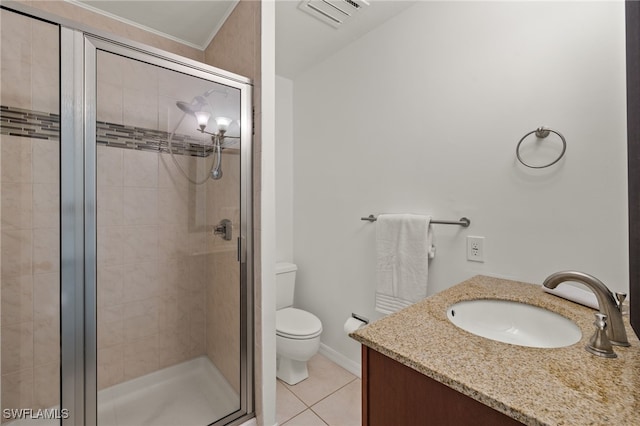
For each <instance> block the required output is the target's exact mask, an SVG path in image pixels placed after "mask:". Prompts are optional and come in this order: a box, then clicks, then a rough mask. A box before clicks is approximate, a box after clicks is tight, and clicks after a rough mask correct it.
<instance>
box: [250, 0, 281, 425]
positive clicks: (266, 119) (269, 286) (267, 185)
mask: <svg viewBox="0 0 640 426" xmlns="http://www.w3.org/2000/svg"><path fill="white" fill-rule="evenodd" d="M275 11H276V8H275V2H274V1H272V0H266V1H263V2H262V3H261V5H260V28H261V40H260V55H261V56H260V66H261V69H260V84H261V86H262V87H261V103H262V104H261V114H260V116H259V117H256V121H259V123H260V125H261V129H260V131H261V136H260V137H261V146H260V148H261V153H260V158H261V165H260V172H261V174H260V195H261V197H260V231H259V232H257V233H256V234H257V235H256V236H257V237H258V238H259V241H256V242H255V243H256V244H260V256H261V258H260V273H261V284H262V288H261V299H262V304H261V307H260V313H259V315H260V324H259V327H260V330H261V333H262V338H261V339H260V340H261V341H260V342H259V346H256V348H255V350H256V352H257V353H260V354H261V356H262V366H261V367H262V368H261V376H262V377H261V378H260V379H261V380H260V384H261V386H262V388H261V389H260V390H259V391H257V392H256V396H257V398H261V400H258V401H257V404H262V419H261V420H262V422H261V424H262V425H263V426H270V425H277V424H278V423H277V421H276V282H275V281H276V280H275V278H276V275H275V273H276V270H275V269H276V268H275V262H276V258H275V248H276V233H275V227H276V218H275V216H276V206H275V197H276V194H275V186H276V184H275V152H276V148H275V146H276V136H275V133H276V129H275V121H276V117H275V108H276V105H275V104H276V100H275V99H276V93H275V91H276V82H275V80H276V64H275V58H276V52H275V48H276V41H275V40H276V34H275V32H276V31H275V30H276V28H275V25H276V24H275V23H276V16H275Z"/></svg>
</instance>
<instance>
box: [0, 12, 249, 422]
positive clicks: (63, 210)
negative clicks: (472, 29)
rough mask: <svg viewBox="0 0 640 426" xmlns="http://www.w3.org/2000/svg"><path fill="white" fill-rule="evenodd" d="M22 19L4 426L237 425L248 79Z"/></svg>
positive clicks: (245, 288) (9, 227)
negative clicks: (48, 425) (36, 425)
mask: <svg viewBox="0 0 640 426" xmlns="http://www.w3.org/2000/svg"><path fill="white" fill-rule="evenodd" d="M18 8H20V11H16V10H13V9H9V8H6V7H3V8H2V9H1V10H0V13H1V16H0V22H1V25H0V30H1V32H2V33H1V49H0V50H1V54H2V58H1V60H2V62H1V64H2V72H1V75H0V79H1V91H0V104H1V106H0V108H1V109H0V148H1V149H0V165H1V167H0V186H1V193H0V194H1V197H0V218H1V224H0V252H1V256H0V261H1V263H0V266H1V292H0V298H1V302H2V303H1V311H0V313H1V316H0V317H1V323H0V327H1V351H0V366H1V368H0V375H1V379H2V381H1V382H0V383H1V385H0V386H1V400H0V401H1V405H2V423H3V424H8V425H12V426H19V425H29V424H38V425H46V424H52V425H53V424H61V425H64V426H66V425H96V424H97V425H100V426H125V425H126V426H134V425H135V426H138V425H140V426H141V425H154V426H157V425H167V426H169V425H171V426H175V425H183V426H189V425H193V426H201V425H227V424H229V425H230V424H239V423H241V422H242V421H245V420H246V419H248V418H250V417H252V415H253V329H252V324H253V317H252V314H253V299H252V295H253V290H252V282H253V279H252V278H253V275H252V274H253V272H252V264H253V259H252V238H251V235H252V218H251V194H252V191H251V183H252V179H251V152H252V149H251V142H252V128H253V124H252V105H251V99H252V85H251V81H250V80H249V79H247V78H244V77H242V76H238V75H235V74H232V73H229V72H226V71H223V70H220V69H216V68H213V67H210V66H207V65H204V64H202V63H199V62H196V61H192V60H189V59H185V58H182V57H179V56H176V55H173V54H170V53H166V52H163V51H160V50H156V49H153V48H149V47H147V46H143V45H139V44H136V43H133V42H130V41H127V40H124V39H117V38H114V37H112V36H109V37H107V36H104V35H101V34H100V33H96V32H95V31H92V30H91V29H88V28H82V26H79V25H77V24H74V23H69V22H64V21H61V20H59V19H53V18H52V17H50V16H46V15H44V14H43V13H40V12H34V11H31V10H29V9H27V7H26V6H24V7H22V6H18ZM34 422H35V423H34Z"/></svg>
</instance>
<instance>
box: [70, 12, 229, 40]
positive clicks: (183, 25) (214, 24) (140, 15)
mask: <svg viewBox="0 0 640 426" xmlns="http://www.w3.org/2000/svg"><path fill="white" fill-rule="evenodd" d="M65 1H67V2H69V3H74V4H76V5H78V6H80V7H84V8H86V9H89V10H92V11H93V12H97V13H100V14H102V15H106V16H109V17H110V18H114V19H117V20H120V21H123V22H126V23H128V24H132V25H135V26H137V27H139V28H142V29H145V30H147V31H151V32H153V33H156V34H159V35H162V36H164V37H167V38H170V39H172V40H176V41H178V42H180V43H183V44H186V45H189V46H191V47H195V48H196V49H200V50H204V49H206V47H207V46H208V45H209V43H210V42H211V40H212V39H213V37H214V36H215V35H216V33H217V32H218V30H219V29H220V27H221V26H222V24H224V21H226V19H227V18H228V17H229V15H230V14H231V12H233V9H234V8H235V7H236V4H238V0H204V1H203V0H195V1H194V0H127V1H121V0H65Z"/></svg>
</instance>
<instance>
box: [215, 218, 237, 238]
mask: <svg viewBox="0 0 640 426" xmlns="http://www.w3.org/2000/svg"><path fill="white" fill-rule="evenodd" d="M232 234H233V224H232V223H231V221H230V220H229V219H222V221H221V222H220V223H219V224H217V225H215V226H214V227H213V235H220V236H222V238H223V239H224V240H225V241H231V238H232Z"/></svg>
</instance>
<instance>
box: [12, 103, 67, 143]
mask: <svg viewBox="0 0 640 426" xmlns="http://www.w3.org/2000/svg"><path fill="white" fill-rule="evenodd" d="M0 134H3V135H11V136H23V137H27V138H34V139H52V140H59V139H60V116H59V115H58V114H50V113H47V112H38V111H31V110H27V109H21V108H14V107H8V106H4V105H0Z"/></svg>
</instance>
